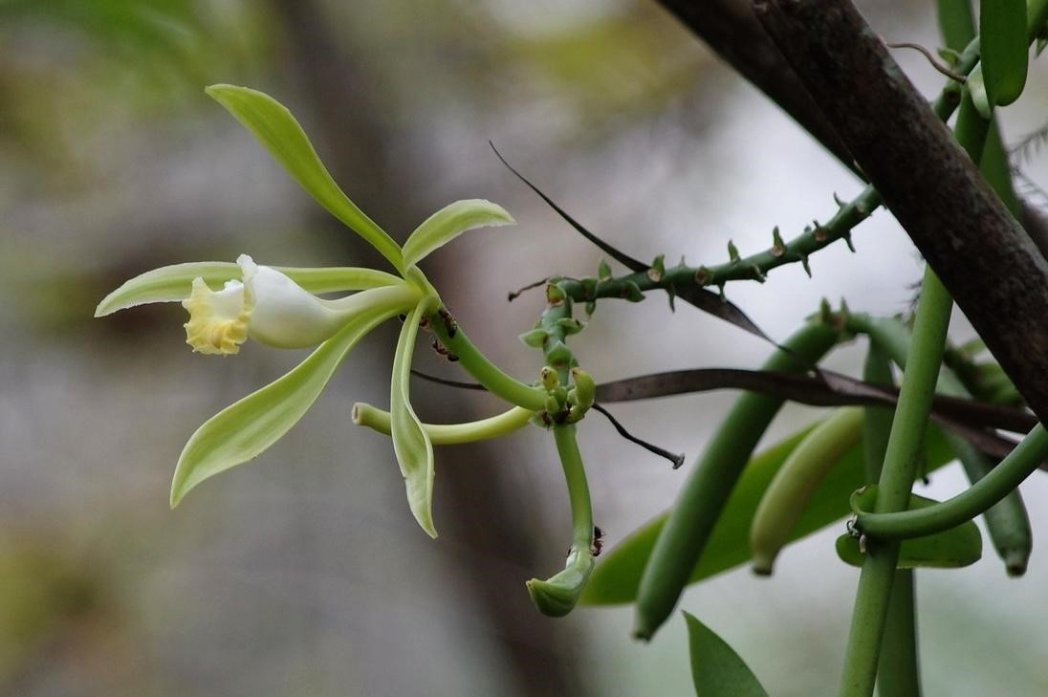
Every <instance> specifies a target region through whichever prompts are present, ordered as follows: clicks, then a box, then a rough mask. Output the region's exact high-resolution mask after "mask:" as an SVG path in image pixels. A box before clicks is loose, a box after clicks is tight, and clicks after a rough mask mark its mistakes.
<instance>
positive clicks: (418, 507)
mask: <svg viewBox="0 0 1048 697" xmlns="http://www.w3.org/2000/svg"><path fill="white" fill-rule="evenodd" d="M425 314H426V303H424V302H420V303H419V304H418V305H416V306H415V309H414V310H412V311H411V314H409V315H408V317H407V319H406V320H405V321H404V326H403V328H402V329H401V330H400V340H399V341H398V342H397V352H396V355H395V356H394V357H393V379H392V381H391V385H390V395H389V402H390V406H389V413H390V426H391V429H390V430H391V431H392V436H393V450H394V452H396V455H397V462H399V463H400V473H401V474H402V475H404V483H405V485H406V486H407V490H408V505H409V506H410V507H411V512H412V513H413V514H414V516H415V520H417V521H418V524H419V525H421V526H422V529H423V530H425V531H426V533H427V534H428V535H429V536H430V537H436V536H437V531H436V528H434V527H433V476H434V474H435V471H434V467H433V444H432V443H431V442H430V440H429V436H427V435H426V432H425V430H423V428H422V424H421V422H420V421H419V419H418V417H417V416H416V415H415V410H414V409H412V408H411V402H410V401H409V396H408V384H409V380H410V379H411V356H412V354H413V353H414V351H415V338H416V337H417V336H418V325H419V322H420V321H421V320H422V318H423V317H424V316H425Z"/></svg>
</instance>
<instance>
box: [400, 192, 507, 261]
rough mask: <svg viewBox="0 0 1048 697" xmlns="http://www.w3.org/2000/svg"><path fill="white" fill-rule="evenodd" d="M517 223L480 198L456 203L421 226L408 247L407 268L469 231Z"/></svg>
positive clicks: (489, 202)
mask: <svg viewBox="0 0 1048 697" xmlns="http://www.w3.org/2000/svg"><path fill="white" fill-rule="evenodd" d="M516 222H517V221H515V220H513V217H512V216H511V215H510V214H509V213H507V212H506V210H505V209H504V208H503V207H502V206H500V205H498V204H496V203H492V202H491V201H485V200H483V199H479V198H473V199H468V200H465V201H455V203H452V204H450V205H447V206H445V207H444V208H441V209H440V210H439V211H437V212H436V213H434V214H433V215H431V216H429V217H428V218H426V220H425V221H424V222H423V223H422V224H421V225H419V226H418V228H417V229H416V230H415V231H414V232H413V233H411V237H409V238H408V241H407V242H405V243H404V266H411V265H412V264H417V263H418V262H419V261H421V260H422V259H423V258H424V257H426V256H427V255H428V254H429V253H430V252H433V251H435V250H437V249H440V248H441V247H443V246H444V245H446V244H447V243H448V242H450V241H451V240H453V239H455V238H456V237H458V236H459V235H461V234H462V233H464V232H466V231H467V230H473V229H474V228H478V227H497V226H500V225H513V224H515V223H516Z"/></svg>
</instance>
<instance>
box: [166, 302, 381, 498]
mask: <svg viewBox="0 0 1048 697" xmlns="http://www.w3.org/2000/svg"><path fill="white" fill-rule="evenodd" d="M399 311H400V309H399V308H398V309H396V310H393V311H390V310H389V309H387V308H382V309H378V310H369V311H365V312H362V313H361V314H359V315H357V316H356V317H354V318H352V319H351V320H350V321H349V322H348V323H347V324H346V326H345V327H343V328H342V329H341V330H339V332H338V333H337V334H335V335H334V336H333V337H331V338H330V339H328V340H327V341H325V342H324V343H322V344H321V345H320V346H319V347H318V348H317V349H316V350H315V351H314V352H313V353H312V354H310V356H309V357H308V358H306V360H304V361H302V362H301V363H299V364H298V365H297V366H296V367H295V368H293V369H292V370H291V371H290V372H288V373H287V374H286V375H284V376H283V377H281V378H279V379H277V380H276V381H274V382H272V383H270V384H269V385H266V386H265V387H263V388H262V389H260V390H258V391H257V392H253V393H252V394H250V395H248V396H247V397H244V398H243V399H241V400H240V401H239V402H236V403H235V404H232V405H230V406H228V407H226V408H225V409H223V410H222V411H220V412H219V413H218V414H216V415H215V416H213V417H211V418H210V419H208V420H207V422H206V423H204V425H203V426H201V427H200V428H198V429H197V430H196V432H195V433H194V434H193V435H192V436H191V437H190V438H189V441H188V442H187V443H186V445H185V448H183V450H182V455H181V456H180V457H179V459H178V465H177V466H176V467H175V476H174V480H173V481H172V482H171V507H172V508H174V507H175V506H177V505H178V504H179V502H180V501H181V500H182V498H183V497H184V496H185V495H186V494H187V493H188V492H189V491H190V490H191V489H193V488H194V487H196V486H197V485H198V484H200V483H201V482H203V481H204V480H206V479H209V478H210V477H213V476H215V475H216V474H219V473H220V472H224V471H226V470H228V469H230V468H232V467H235V466H237V465H239V464H241V463H244V462H247V461H248V460H250V459H252V458H254V457H257V456H258V455H260V454H261V453H262V452H263V451H265V450H266V448H268V447H269V446H271V445H273V443H275V442H276V441H277V440H279V439H280V438H281V437H282V436H283V435H284V434H285V433H287V432H288V431H289V430H290V429H291V427H292V426H294V425H295V424H296V423H298V421H299V419H301V418H302V416H303V415H304V414H305V413H306V411H307V410H308V409H309V408H310V407H311V406H312V405H313V402H315V401H316V399H317V397H318V396H319V395H320V392H321V391H322V390H323V389H324V386H325V385H327V382H328V380H330V379H331V375H332V374H333V373H334V372H335V368H337V367H338V365H339V363H341V361H342V359H343V358H345V356H346V354H347V353H348V352H349V350H350V349H352V348H353V346H354V345H355V344H356V343H357V342H358V341H360V339H361V338H363V337H364V335H366V334H367V333H368V332H370V331H371V330H372V329H374V328H375V327H376V326H378V325H379V324H380V323H382V322H383V321H385V320H387V319H389V318H390V317H392V316H394V315H395V314H396V313H397V312H399Z"/></svg>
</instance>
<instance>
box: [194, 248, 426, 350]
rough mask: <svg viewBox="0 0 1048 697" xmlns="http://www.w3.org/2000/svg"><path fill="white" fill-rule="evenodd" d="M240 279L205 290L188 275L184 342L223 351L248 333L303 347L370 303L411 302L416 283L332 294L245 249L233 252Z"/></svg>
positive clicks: (416, 293) (237, 347) (397, 305)
mask: <svg viewBox="0 0 1048 697" xmlns="http://www.w3.org/2000/svg"><path fill="white" fill-rule="evenodd" d="M237 265H238V266H239V267H240V269H241V272H242V273H241V277H240V279H230V280H228V281H226V282H225V284H224V285H223V287H222V289H221V290H217V291H215V290H211V288H210V287H209V286H208V285H207V283H206V282H205V281H204V279H203V278H201V277H200V276H198V277H196V278H195V279H193V285H192V290H191V291H190V294H189V297H188V298H186V299H185V300H183V301H182V307H184V308H185V309H186V310H188V311H189V321H188V322H186V324H185V325H184V326H185V328H186V343H187V344H189V345H190V346H192V347H193V350H194V351H198V352H200V353H207V354H221V355H229V354H234V353H237V352H238V351H239V350H240V344H242V343H244V341H245V340H246V339H247V338H248V337H251V338H252V339H254V340H255V341H257V342H259V343H261V344H265V345H267V346H272V347H275V348H306V347H309V346H316V345H317V344H319V343H321V342H323V341H326V340H327V339H329V338H331V337H332V336H333V335H334V334H335V332H337V331H338V330H339V329H340V328H341V327H343V326H344V325H345V324H346V322H348V321H349V320H350V319H352V318H353V317H354V316H355V315H358V314H360V313H361V312H362V311H364V310H366V309H368V308H370V307H379V306H388V307H389V308H401V307H403V306H404V305H405V304H406V303H410V306H413V305H414V301H416V300H417V299H418V297H419V295H420V291H419V290H418V288H416V287H415V286H413V285H412V284H409V283H406V282H400V283H396V284H391V285H389V286H385V287H382V288H372V289H370V290H366V291H364V292H362V293H357V294H354V295H349V296H346V297H343V298H339V299H337V300H326V299H324V298H319V297H317V296H315V295H312V294H311V293H309V292H308V291H307V290H305V289H304V288H303V287H302V286H300V285H298V284H297V283H295V282H294V281H293V280H291V278H289V277H288V276H287V275H286V274H284V273H282V272H280V271H278V270H276V269H274V268H272V267H269V266H258V265H257V264H255V262H254V261H253V260H252V259H251V257H249V256H248V255H246V254H241V255H240V257H238V258H237Z"/></svg>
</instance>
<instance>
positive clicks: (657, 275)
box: [648, 254, 666, 283]
mask: <svg viewBox="0 0 1048 697" xmlns="http://www.w3.org/2000/svg"><path fill="white" fill-rule="evenodd" d="M665 275H666V255H665V254H660V255H658V256H657V257H655V259H654V260H653V261H652V262H651V266H650V267H649V268H648V278H650V279H651V280H652V282H653V283H658V282H659V281H661V280H662V277H663V276H665Z"/></svg>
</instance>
